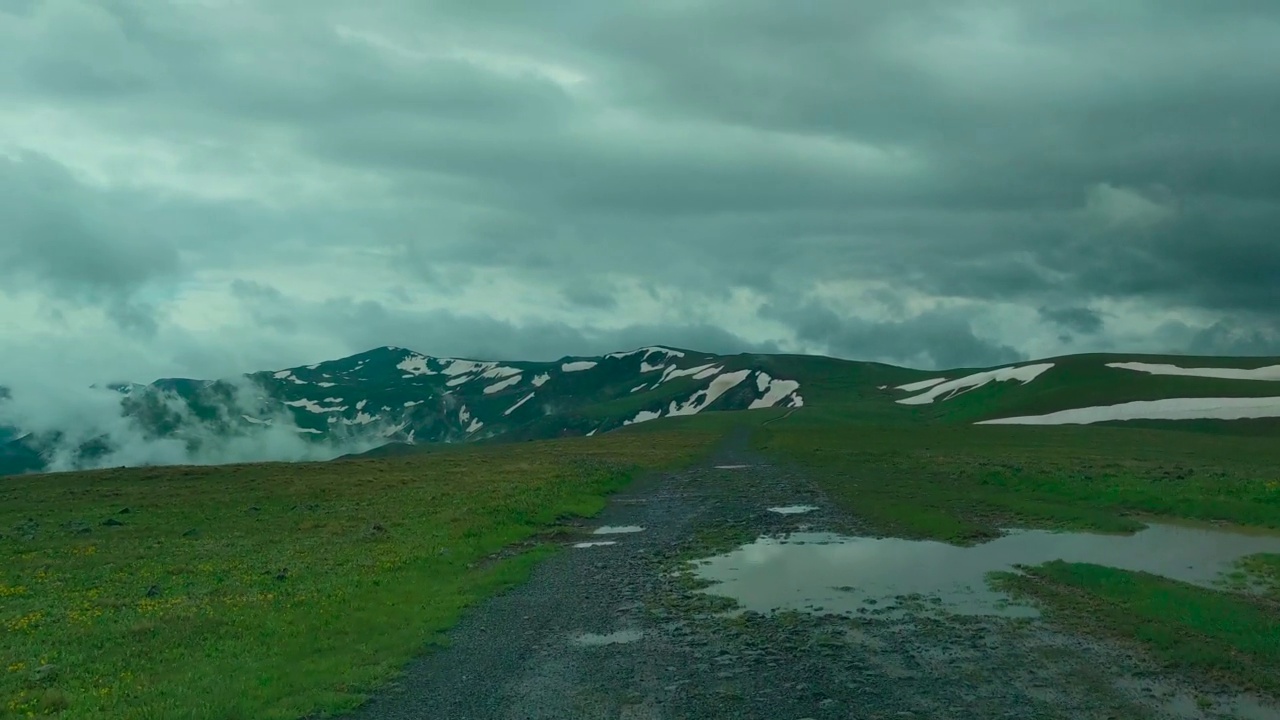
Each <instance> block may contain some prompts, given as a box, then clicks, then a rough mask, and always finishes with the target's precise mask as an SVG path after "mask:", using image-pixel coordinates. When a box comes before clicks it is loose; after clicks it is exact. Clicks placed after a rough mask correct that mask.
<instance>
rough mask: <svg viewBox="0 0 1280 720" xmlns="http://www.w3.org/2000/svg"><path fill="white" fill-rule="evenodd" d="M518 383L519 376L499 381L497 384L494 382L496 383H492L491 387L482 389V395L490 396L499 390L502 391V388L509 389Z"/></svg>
mask: <svg viewBox="0 0 1280 720" xmlns="http://www.w3.org/2000/svg"><path fill="white" fill-rule="evenodd" d="M480 377H484V376H483V375H481V376H480ZM518 382H520V376H519V375H514V376H512V377H509V378H507V379H506V380H501V381H498V382H496V383H494V384H492V385H489V386H488V387H486V388H485V389H484V394H485V395H492V394H493V393H496V392H498V391H499V390H502V389H503V388H509V387H511V386H512V385H515V384H516V383H518Z"/></svg>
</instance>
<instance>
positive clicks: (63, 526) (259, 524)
mask: <svg viewBox="0 0 1280 720" xmlns="http://www.w3.org/2000/svg"><path fill="white" fill-rule="evenodd" d="M716 437H717V436H716V434H715V433H714V432H692V431H686V432H680V433H667V434H646V435H643V436H640V435H619V436H617V437H602V438H596V439H594V440H593V441H585V442H584V441H583V440H580V439H579V440H569V441H545V442H529V443H518V444H512V445H507V446H490V447H479V448H475V449H472V450H470V451H468V452H458V453H454V452H442V453H433V454H425V455H416V456H409V457H394V458H379V459H359V460H348V461H341V462H332V463H309V464H284V463H280V464H258V465H238V466H223V467H161V468H145V469H130V470H106V471H96V472H89V473H72V474H59V475H44V476H18V477H11V478H5V479H3V481H0V535H2V537H0V717H3V718H28V717H35V718H59V719H60V720H71V719H75V718H94V719H96V720H114V719H117V718H119V719H122V720H123V719H124V718H128V719H129V720H150V719H152V718H155V719H157V720H158V719H160V718H163V719H164V720H171V719H173V720H178V719H181V720H206V719H207V720H235V719H237V718H244V719H246V720H249V719H252V720H271V719H275V718H279V719H282V720H283V719H285V718H289V719H293V718H298V717H302V716H307V715H312V714H323V713H338V712H341V711H344V710H347V709H350V708H352V707H354V706H356V705H358V704H359V703H360V702H361V701H362V699H363V698H364V697H365V696H366V694H367V693H368V692H369V691H371V690H372V689H374V688H376V687H377V686H379V685H381V684H382V683H384V682H386V681H387V680H389V679H391V678H392V677H394V676H395V675H396V674H397V673H398V672H399V669H400V668H401V667H402V666H403V665H404V664H405V663H406V662H407V661H408V660H409V659H410V658H412V657H413V656H414V655H416V654H418V653H420V652H422V651H424V650H425V649H427V648H429V647H430V646H431V645H432V644H435V643H438V642H440V641H441V637H442V635H441V633H442V632H443V631H444V630H446V629H447V628H448V627H449V626H451V625H452V624H453V623H454V622H455V621H456V620H457V618H458V617H459V616H460V614H461V612H462V611H463V610H464V609H465V608H466V607H468V606H469V605H472V604H473V603H475V602H477V601H478V600H480V599H482V598H484V597H485V596H487V595H490V594H492V593H494V592H498V591H500V590H502V589H504V588H507V587H509V586H511V585H512V584H513V583H516V582H519V581H521V580H522V579H524V578H525V577H526V576H527V575H528V573H529V572H530V571H531V569H532V567H533V566H534V565H535V564H536V562H537V561H538V560H539V559H540V558H541V557H543V556H544V555H545V553H547V552H551V551H553V546H551V545H549V544H546V543H539V538H541V537H543V536H545V535H546V534H548V533H550V532H554V530H555V528H556V526H557V524H558V523H559V522H560V521H562V520H564V519H567V518H569V517H573V516H590V515H593V514H595V513H597V512H599V511H600V510H601V509H602V508H603V506H604V503H605V497H606V495H607V494H608V493H610V492H613V491H615V490H617V489H619V488H621V487H622V486H623V485H624V484H625V483H626V482H627V481H628V479H629V476H630V475H631V474H633V473H635V472H640V471H642V470H643V469H646V468H663V467H672V466H675V465H679V464H682V463H686V462H689V461H691V460H693V459H695V458H696V457H698V456H700V455H701V454H702V453H703V452H704V451H705V450H706V449H707V448H709V447H710V446H711V444H712V443H713V442H714V440H715V439H716Z"/></svg>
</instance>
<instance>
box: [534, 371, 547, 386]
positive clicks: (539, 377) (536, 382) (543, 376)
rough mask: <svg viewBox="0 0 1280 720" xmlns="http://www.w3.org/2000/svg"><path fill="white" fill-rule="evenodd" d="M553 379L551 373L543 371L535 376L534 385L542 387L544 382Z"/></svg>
mask: <svg viewBox="0 0 1280 720" xmlns="http://www.w3.org/2000/svg"><path fill="white" fill-rule="evenodd" d="M550 379H551V373H542V374H541V375H537V376H535V377H534V378H533V386H534V387H542V384H543V383H545V382H546V381H548V380H550Z"/></svg>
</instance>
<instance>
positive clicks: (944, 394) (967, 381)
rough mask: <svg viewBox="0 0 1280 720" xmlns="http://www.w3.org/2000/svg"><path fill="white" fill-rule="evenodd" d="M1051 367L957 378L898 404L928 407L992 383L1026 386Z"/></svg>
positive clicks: (1015, 369) (1011, 370) (1047, 364)
mask: <svg viewBox="0 0 1280 720" xmlns="http://www.w3.org/2000/svg"><path fill="white" fill-rule="evenodd" d="M1051 367H1053V363H1038V364H1035V365H1022V366H1020V367H1006V368H997V369H995V370H987V371H984V372H980V373H974V374H973V375H967V376H965V377H962V378H956V379H955V380H948V381H946V382H943V383H938V384H937V385H934V386H933V387H932V388H931V389H930V390H929V391H928V392H926V393H922V394H920V395H915V396H913V397H909V398H903V399H901V400H899V401H898V402H899V403H901V404H903V405H926V404H928V403H931V402H933V401H934V400H936V399H938V398H942V399H943V400H949V399H951V398H953V397H955V396H956V395H959V394H961V393H965V392H968V391H970V390H973V389H975V388H980V387H982V386H983V385H986V384H987V383H990V382H1004V381H1007V380H1018V381H1020V382H1021V383H1022V384H1023V385H1025V384H1027V383H1029V382H1031V381H1032V380H1035V379H1036V378H1037V377H1039V376H1040V374H1041V373H1043V372H1044V371H1046V370H1048V369H1049V368H1051Z"/></svg>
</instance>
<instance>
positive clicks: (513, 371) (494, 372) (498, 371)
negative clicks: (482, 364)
mask: <svg viewBox="0 0 1280 720" xmlns="http://www.w3.org/2000/svg"><path fill="white" fill-rule="evenodd" d="M522 372H524V371H523V370H521V369H520V368H513V367H503V366H501V365H499V366H498V367H495V368H490V369H489V370H485V371H484V372H482V373H480V377H482V378H504V377H511V376H512V375H519V374H520V373H522Z"/></svg>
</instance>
